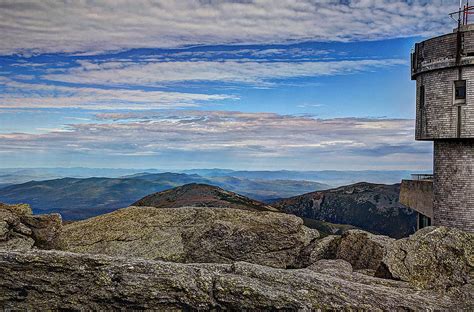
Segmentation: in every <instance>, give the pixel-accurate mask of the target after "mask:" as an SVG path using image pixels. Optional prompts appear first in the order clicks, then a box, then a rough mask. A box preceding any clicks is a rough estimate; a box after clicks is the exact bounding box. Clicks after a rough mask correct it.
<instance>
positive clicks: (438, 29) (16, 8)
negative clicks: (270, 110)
mask: <svg viewBox="0 0 474 312" xmlns="http://www.w3.org/2000/svg"><path fill="white" fill-rule="evenodd" d="M341 3H347V4H341ZM455 9H456V1H446V0H433V1H423V0H414V1H401V0H398V1H397V0H380V1H378V0H377V1H375V0H352V1H350V0H349V1H339V0H337V1H336V0H323V1H315V0H281V1H274V0H254V1H251V0H249V1H225V0H216V1H208V0H181V1H168V0H159V1H152V0H133V1H115V0H103V1H55V0H43V1H33V0H30V1H21V2H18V1H14V0H3V1H2V2H1V3H0V32H1V33H2V40H1V41H0V54H11V53H17V52H23V53H26V54H31V53H46V52H81V51H82V52H87V53H89V54H90V53H92V54H94V53H100V52H102V51H110V50H123V49H131V48H146V47H149V48H156V47H180V46H184V45H193V44H234V43H239V44H242V43H277V42H285V43H287V42H294V41H305V40H314V41H349V40H367V39H368V40H370V39H379V38H395V37H406V36H417V35H421V36H427V35H433V34H439V33H443V32H448V31H450V28H452V27H453V26H454V25H452V22H451V21H450V19H449V18H448V17H447V13H448V12H450V11H453V10H455Z"/></svg>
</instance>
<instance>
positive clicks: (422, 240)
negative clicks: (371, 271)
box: [376, 227, 474, 300]
mask: <svg viewBox="0 0 474 312" xmlns="http://www.w3.org/2000/svg"><path fill="white" fill-rule="evenodd" d="M387 274H389V275H390V276H391V277H392V278H394V279H399V280H402V281H407V282H409V283H410V284H411V285H413V286H414V287H416V288H419V289H437V290H442V291H451V292H452V291H455V292H456V293H457V295H458V296H462V298H464V299H463V300H466V298H465V296H468V297H469V298H470V299H469V300H472V298H473V297H472V296H473V294H474V286H473V285H474V234H473V233H468V232H464V231H461V230H459V229H455V228H447V227H427V228H424V229H421V230H419V231H418V232H416V233H415V234H413V235H411V236H410V237H408V238H404V239H400V240H397V241H395V242H394V243H393V244H392V246H391V248H388V249H386V252H385V255H384V257H383V260H382V265H381V267H380V268H379V270H378V271H377V273H376V276H384V275H385V276H386V275H387Z"/></svg>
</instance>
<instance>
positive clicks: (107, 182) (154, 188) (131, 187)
mask: <svg viewBox="0 0 474 312" xmlns="http://www.w3.org/2000/svg"><path fill="white" fill-rule="evenodd" d="M189 183H204V184H209V185H214V186H219V187H222V188H224V189H225V190H229V191H234V192H237V193H239V194H242V195H245V196H248V197H250V198H252V199H255V200H275V199H277V198H285V197H289V196H294V195H297V194H301V193H305V192H310V191H314V190H321V189H326V188H328V187H329V186H328V185H325V184H321V183H317V182H310V181H288V180H249V179H242V178H234V177H216V178H211V177H206V178H205V177H201V176H199V175H196V174H178V173H158V174H151V173H141V174H134V175H130V176H126V177H122V178H85V179H80V178H62V179H53V180H46V181H30V182H26V183H22V184H15V185H10V186H6V187H4V188H0V202H6V203H20V202H21V203H27V204H30V205H31V206H32V208H33V210H34V211H35V212H37V213H45V212H59V213H61V214H62V216H63V218H64V219H66V220H77V219H84V218H88V217H92V216H96V215H99V214H103V213H106V212H110V211H113V210H115V209H117V208H123V207H127V206H129V205H130V204H132V203H134V202H135V201H137V200H138V199H140V198H142V197H144V196H146V195H149V194H152V193H155V192H160V191H164V190H167V189H171V188H174V187H177V186H181V185H184V184H189Z"/></svg>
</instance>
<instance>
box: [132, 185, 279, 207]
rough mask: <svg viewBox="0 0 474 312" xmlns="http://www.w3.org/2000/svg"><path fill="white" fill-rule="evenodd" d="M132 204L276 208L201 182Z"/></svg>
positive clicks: (157, 194)
mask: <svg viewBox="0 0 474 312" xmlns="http://www.w3.org/2000/svg"><path fill="white" fill-rule="evenodd" d="M132 206H147V207H156V208H179V207H215V208H234V209H243V210H260V211H262V210H263V211H265V210H270V211H277V209H275V208H273V207H271V206H268V205H266V204H264V203H262V202H259V201H256V200H253V199H250V198H248V197H245V196H242V195H239V194H237V193H234V192H230V191H226V190H224V189H222V188H220V187H217V186H213V185H209V184H203V183H190V184H185V185H183V186H178V187H175V188H173V189H170V190H166V191H162V192H158V193H154V194H151V195H148V196H145V197H143V198H142V199H140V200H138V201H137V202H135V203H134V204H132Z"/></svg>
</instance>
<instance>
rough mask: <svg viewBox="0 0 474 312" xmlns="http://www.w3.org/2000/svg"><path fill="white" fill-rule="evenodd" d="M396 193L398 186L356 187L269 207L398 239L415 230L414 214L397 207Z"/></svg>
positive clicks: (289, 200)
mask: <svg viewBox="0 0 474 312" xmlns="http://www.w3.org/2000/svg"><path fill="white" fill-rule="evenodd" d="M399 193H400V184H394V185H381V184H370V183H357V184H353V185H348V186H343V187H339V188H335V189H331V190H325V191H317V192H311V193H308V194H303V195H299V196H295V197H291V198H287V199H283V200H280V201H276V202H274V203H272V206H274V207H276V208H278V209H280V210H281V211H284V212H287V213H291V214H295V215H297V216H300V217H303V218H306V219H309V220H323V221H326V222H330V223H342V224H351V225H353V226H356V227H358V228H361V229H364V230H367V231H370V232H374V233H378V234H383V235H389V236H392V237H395V238H399V237H404V236H408V235H410V234H412V233H414V232H415V230H416V214H415V212H414V211H413V210H411V209H409V208H406V207H404V206H403V205H401V204H400V203H399V201H398V197H399Z"/></svg>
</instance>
